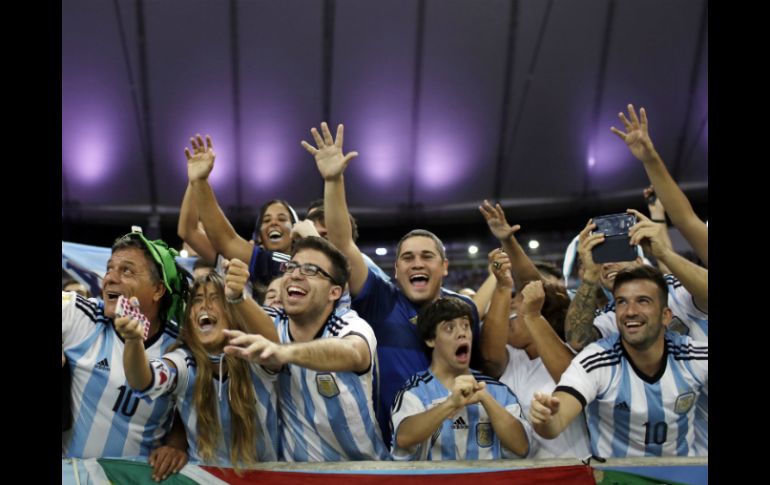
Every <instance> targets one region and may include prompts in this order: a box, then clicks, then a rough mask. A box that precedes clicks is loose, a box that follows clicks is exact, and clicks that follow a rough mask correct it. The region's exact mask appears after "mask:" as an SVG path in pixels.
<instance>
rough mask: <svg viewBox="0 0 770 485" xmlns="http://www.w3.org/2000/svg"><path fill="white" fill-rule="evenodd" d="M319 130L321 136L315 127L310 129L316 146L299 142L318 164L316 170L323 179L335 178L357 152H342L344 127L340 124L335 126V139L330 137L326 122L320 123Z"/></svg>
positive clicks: (303, 141)
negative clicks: (344, 153)
mask: <svg viewBox="0 0 770 485" xmlns="http://www.w3.org/2000/svg"><path fill="white" fill-rule="evenodd" d="M321 132H322V133H323V137H322V136H321V135H320V134H319V133H318V130H316V129H315V128H311V129H310V133H311V134H312V135H313V139H314V140H315V143H316V147H314V146H313V145H311V144H310V143H308V142H306V141H305V140H302V142H301V144H302V146H303V147H304V148H305V150H307V151H308V153H310V154H311V155H313V157H315V163H316V165H317V166H318V171H319V172H320V173H321V177H323V179H324V180H335V179H337V178H339V177H340V176H342V173H343V172H344V171H345V167H347V166H348V163H349V162H350V161H351V160H352V159H354V158H355V157H357V156H358V152H350V153H348V154H347V155H343V154H342V141H343V138H344V134H345V128H344V127H343V126H342V125H341V124H340V125H338V126H337V140H336V141H335V140H334V139H333V138H332V134H331V132H330V131H329V126H328V125H327V124H326V122H323V123H321Z"/></svg>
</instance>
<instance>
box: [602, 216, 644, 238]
mask: <svg viewBox="0 0 770 485" xmlns="http://www.w3.org/2000/svg"><path fill="white" fill-rule="evenodd" d="M593 222H594V224H596V230H595V231H594V232H601V233H603V234H604V235H605V236H607V237H610V236H625V235H626V234H628V230H629V229H631V226H633V225H634V224H636V216H634V215H633V214H625V213H624V214H611V215H607V216H599V217H594V219H593Z"/></svg>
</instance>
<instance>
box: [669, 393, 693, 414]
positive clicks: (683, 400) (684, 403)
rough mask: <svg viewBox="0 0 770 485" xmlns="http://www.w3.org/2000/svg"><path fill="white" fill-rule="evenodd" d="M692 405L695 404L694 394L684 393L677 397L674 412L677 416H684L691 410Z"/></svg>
mask: <svg viewBox="0 0 770 485" xmlns="http://www.w3.org/2000/svg"><path fill="white" fill-rule="evenodd" d="M693 404H695V393H694V392H686V393H684V394H680V395H679V397H677V398H676V403H675V404H674V412H675V413H677V414H685V413H686V412H687V411H689V410H690V409H691V408H692V405H693Z"/></svg>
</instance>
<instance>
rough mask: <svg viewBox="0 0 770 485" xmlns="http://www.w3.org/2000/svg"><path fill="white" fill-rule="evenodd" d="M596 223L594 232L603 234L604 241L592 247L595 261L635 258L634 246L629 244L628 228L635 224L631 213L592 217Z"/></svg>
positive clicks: (605, 261) (603, 261)
mask: <svg viewBox="0 0 770 485" xmlns="http://www.w3.org/2000/svg"><path fill="white" fill-rule="evenodd" d="M593 223H594V224H596V230H594V231H593V233H594V234H596V233H599V232H600V233H602V234H604V242H603V243H601V244H599V245H598V246H596V247H594V249H593V251H592V255H593V259H594V262H595V263H615V262H619V261H634V260H635V259H636V258H637V256H638V255H637V252H636V246H631V245H630V244H629V242H630V240H631V239H630V238H629V236H628V230H629V229H631V226H633V225H634V224H636V216H635V215H633V214H628V213H622V214H609V215H605V216H598V217H594V218H593Z"/></svg>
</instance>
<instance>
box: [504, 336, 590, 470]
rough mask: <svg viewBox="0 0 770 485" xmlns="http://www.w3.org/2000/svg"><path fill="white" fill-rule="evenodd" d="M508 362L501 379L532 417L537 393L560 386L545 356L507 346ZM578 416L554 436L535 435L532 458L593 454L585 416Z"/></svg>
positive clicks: (526, 414) (583, 457) (524, 411)
mask: <svg viewBox="0 0 770 485" xmlns="http://www.w3.org/2000/svg"><path fill="white" fill-rule="evenodd" d="M505 347H506V350H507V351H508V363H507V364H506V366H505V370H504V371H503V374H502V375H501V376H500V382H502V383H503V384H505V385H506V386H508V387H509V388H510V389H511V390H512V391H513V393H514V395H516V396H517V397H518V398H519V399H520V401H519V402H520V404H521V410H522V413H523V414H524V416H529V408H530V407H531V406H532V399H533V398H534V396H535V393H536V392H545V393H548V394H550V393H552V392H553V390H554V388H555V387H556V383H555V382H554V380H553V378H552V377H551V374H549V373H548V369H546V367H545V364H544V363H543V359H541V358H540V357H537V358H535V359H531V360H530V358H529V356H528V355H527V352H525V351H524V350H522V349H517V348H514V347H511V346H510V345H506V346H505ZM582 414H583V413H581V416H579V417H578V418H575V419H574V420H573V421H572V422H571V423H570V425H569V426H567V429H565V430H564V431H562V433H561V434H560V435H559V436H557V437H556V438H554V439H551V440H549V439H545V438H543V437H541V436H540V435H539V434H537V433H534V434H533V435H532V438H533V439H532V445H533V446H532V450H531V451H530V452H529V455H528V456H529V458H579V459H585V458H588V457H589V456H591V449H590V445H589V442H588V429H587V428H586V423H585V419H584V418H583V416H582Z"/></svg>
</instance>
